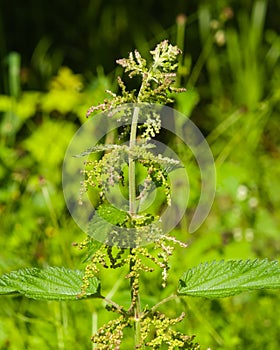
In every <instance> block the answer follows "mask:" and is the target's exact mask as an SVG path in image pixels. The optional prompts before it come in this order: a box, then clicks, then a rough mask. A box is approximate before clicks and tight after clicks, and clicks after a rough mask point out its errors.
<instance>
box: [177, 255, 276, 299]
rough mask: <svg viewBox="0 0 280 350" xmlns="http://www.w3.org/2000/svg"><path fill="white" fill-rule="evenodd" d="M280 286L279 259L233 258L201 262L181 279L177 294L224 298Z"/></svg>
mask: <svg viewBox="0 0 280 350" xmlns="http://www.w3.org/2000/svg"><path fill="white" fill-rule="evenodd" d="M272 288H280V266H279V262H278V261H268V260H267V259H265V260H259V259H255V260H230V261H224V260H222V261H213V262H210V263H202V264H199V265H198V266H196V267H194V268H192V269H189V270H187V271H186V272H185V273H184V274H183V275H182V277H181V278H180V280H179V286H178V294H179V295H188V296H196V297H205V298H223V297H228V296H232V295H236V294H239V293H242V292H246V291H250V290H256V289H272Z"/></svg>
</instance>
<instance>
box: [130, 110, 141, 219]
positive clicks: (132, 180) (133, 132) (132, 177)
mask: <svg viewBox="0 0 280 350" xmlns="http://www.w3.org/2000/svg"><path fill="white" fill-rule="evenodd" d="M138 115H139V107H135V109H134V112H133V116H132V121H131V131H130V140H129V148H130V149H132V148H133V147H134V146H135V144H136V135H137V123H138ZM128 184H129V213H130V215H131V216H134V215H135V214H136V183H135V160H134V159H133V157H132V156H131V155H129V160H128Z"/></svg>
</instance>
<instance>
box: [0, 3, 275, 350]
mask: <svg viewBox="0 0 280 350" xmlns="http://www.w3.org/2000/svg"><path fill="white" fill-rule="evenodd" d="M279 10H280V2H279V1H276V0H275V1H273V2H272V1H266V0H252V1H249V0H248V1H241V0H239V1H225V0H220V1H216V2H214V1H210V2H209V1H203V0H200V1H188V2H183V1H179V0H178V1H176V2H160V1H154V0H152V1H150V0H149V1H143V2H141V4H139V2H138V1H135V0H131V1H129V2H128V1H121V0H119V1H115V2H113V1H106V2H102V1H90V0H87V1H86V0H83V1H79V2H78V1H73V2H71V3H69V1H68V2H66V1H64V0H61V1H59V2H49V1H40V2H38V1H34V0H33V1H32V0H30V1H28V2H23V1H19V0H18V1H16V0H13V1H5V0H4V1H2V2H1V4H0V19H1V20H0V60H1V66H0V74H1V82H0V93H1V95H0V137H1V139H0V183H1V188H0V220H1V221H0V247H1V249H0V273H1V274H2V273H5V272H9V271H12V270H14V269H18V268H21V267H30V266H35V267H45V266H48V265H57V266H66V267H69V268H76V267H77V268H80V267H81V266H82V265H81V263H80V260H81V254H80V252H79V250H78V249H77V248H76V247H73V246H72V242H79V241H81V240H82V239H83V238H84V233H83V232H81V231H80V230H79V229H78V228H77V227H76V226H75V224H74V223H73V221H72V219H71V217H70V216H69V214H68V212H67V210H66V207H65V203H64V198H63V194H62V187H61V165H62V161H63V157H64V153H65V150H66V148H67V145H68V142H69V141H70V140H71V137H72V136H73V135H74V133H75V131H76V130H77V129H78V128H79V126H80V125H81V124H82V123H83V122H84V121H85V113H86V110H87V108H88V107H89V106H91V105H92V104H98V103H99V102H102V100H103V99H104V97H105V90H106V89H111V90H112V91H114V89H116V83H115V81H116V76H117V75H118V74H122V73H121V71H120V70H119V68H116V64H115V60H116V59H117V58H120V57H126V56H127V53H128V51H131V50H133V49H134V48H137V49H138V50H139V51H140V52H141V53H143V55H144V56H145V55H147V53H148V51H149V50H150V49H152V48H154V46H155V44H156V43H157V42H159V41H160V40H162V39H169V40H170V42H172V43H173V44H177V45H178V46H179V47H181V49H183V55H182V57H181V62H180V67H179V78H178V82H179V83H180V84H181V86H184V87H187V88H188V91H187V92H186V93H183V94H181V95H179V96H177V97H176V103H175V105H174V107H175V108H176V109H177V110H179V111H180V112H182V113H184V114H186V115H187V116H189V117H190V118H191V119H192V120H193V121H194V122H195V123H196V124H197V125H198V126H199V127H200V129H201V130H202V132H203V133H204V135H205V137H206V138H207V140H208V142H209V145H210V147H211V149H212V152H213V154H214V158H215V162H216V169H217V193H216V198H215V202H214V204H213V207H212V210H211V213H210V215H209V217H208V218H207V220H206V222H205V223H204V224H203V226H202V227H201V228H200V229H199V231H198V232H196V233H195V234H193V235H189V234H187V233H186V227H187V224H188V220H189V217H190V215H191V213H192V211H193V209H194V208H195V205H196V203H197V199H198V198H199V176H198V174H197V169H196V168H195V164H193V163H190V164H189V169H188V173H189V174H192V176H190V175H189V176H190V182H191V193H190V203H189V208H188V212H187V213H186V216H185V217H184V219H183V220H182V222H181V223H180V225H179V226H178V227H177V229H176V230H175V232H174V234H175V235H176V236H177V237H178V238H180V239H182V240H187V241H188V242H189V243H190V246H189V248H188V249H187V250H183V249H182V248H177V251H176V253H175V255H174V258H173V260H172V273H171V276H170V280H169V285H168V287H167V289H166V290H164V291H162V289H161V287H160V282H159V280H160V279H159V278H158V280H157V279H156V278H155V279H154V280H153V281H150V280H148V278H147V281H143V285H142V289H143V293H144V295H145V298H144V302H145V303H147V304H149V303H153V302H154V301H155V300H159V299H161V298H163V297H164V296H167V295H168V293H169V292H173V291H174V289H175V288H176V287H175V286H177V281H178V278H179V276H180V275H181V273H182V271H184V270H185V269H186V268H189V267H192V266H195V265H197V264H198V263H200V262H201V261H207V260H212V259H230V258H235V259H238V258H243V259H246V258H254V257H259V258H269V259H278V260H279V252H280V240H279V232H280V229H279V228H280V227H279V226H280V215H279V205H280V182H279V175H280V162H279V157H280V138H279V131H280V123H279V117H280V108H279V106H280V104H279V101H280V65H279V57H280V36H279V18H278V17H277V16H278V13H279ZM179 15H181V16H179ZM182 15H184V16H186V24H185V25H184V24H183V23H184V21H185V18H184V16H182ZM178 16H179V17H178ZM165 141H166V142H168V140H165ZM178 153H180V147H179V148H178ZM181 156H182V157H184V154H182V155H181ZM185 157H187V155H185ZM182 257H183V258H182ZM125 273H126V271H122V272H120V271H114V272H111V273H110V276H106V275H105V274H104V276H102V277H103V279H105V285H104V286H103V288H104V289H105V291H107V292H108V293H111V295H113V296H114V298H116V299H117V301H118V302H119V303H124V304H125V303H126V302H127V300H128V298H129V295H128V292H127V291H126V288H125V285H124V284H123V283H122V281H123V278H124V275H125ZM159 274H160V271H158V276H159ZM185 302H186V303H185ZM185 302H184V303H183V302H181V303H180V304H177V303H175V302H174V303H173V302H172V303H170V304H168V306H165V308H166V309H165V310H166V311H167V312H168V313H169V314H170V316H172V317H177V316H178V315H179V314H180V312H181V311H182V309H184V310H185V312H186V315H187V316H186V319H185V321H184V322H183V323H182V324H181V331H184V332H186V333H188V334H197V340H198V341H199V342H200V343H201V348H202V349H208V348H211V349H227V350H231V349H247V350H255V349H267V350H278V349H279V345H280V340H279V333H280V321H279V317H278V313H277V307H278V308H279V304H280V298H279V293H277V292H274V291H261V292H254V293H250V294H244V295H243V294H242V295H240V296H236V297H233V298H226V299H223V300H218V301H216V300H214V301H210V300H204V299H192V298H188V299H186V300H185ZM0 305H1V307H0V349H1V350H2V349H3V350H4V349H11V350H23V349H37V348H40V349H43V350H44V349H59V350H62V349H67V348H69V347H70V346H71V347H72V348H75V349H90V348H91V346H92V345H91V343H90V335H91V334H92V333H93V332H94V330H95V327H96V322H98V324H99V325H102V324H103V322H105V321H106V320H108V319H110V316H111V315H110V314H109V313H107V312H101V310H102V309H103V306H102V304H101V302H98V303H97V304H96V303H94V302H91V301H81V302H79V303H76V302H69V303H57V302H46V303H43V302H38V301H36V302H35V301H31V300H28V299H25V298H22V297H16V298H11V297H2V298H1V304H0ZM125 346H126V347H125V348H129V346H130V344H129V343H128V344H126V345H125Z"/></svg>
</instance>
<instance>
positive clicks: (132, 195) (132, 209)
mask: <svg viewBox="0 0 280 350" xmlns="http://www.w3.org/2000/svg"><path fill="white" fill-rule="evenodd" d="M138 116H139V107H135V109H134V112H133V116H132V121H131V130H130V140H129V148H130V150H131V149H132V148H133V147H134V146H135V144H136V136H137V124H138ZM128 167H129V168H128V177H129V178H128V180H129V182H128V183H129V214H130V215H131V216H132V217H133V216H134V215H136V214H137V203H136V179H135V176H136V173H135V160H134V159H133V157H132V156H131V155H129V160H128ZM130 253H131V254H133V252H132V249H130ZM134 264H135V263H134V262H132V261H131V263H130V266H129V270H130V272H131V271H132V270H133V266H134ZM130 288H131V297H132V298H134V297H135V296H134V291H133V288H134V277H131V279H130ZM132 302H134V305H133V315H134V320H135V323H134V340H135V347H137V348H138V349H140V348H139V344H140V342H141V326H140V322H139V321H140V314H141V303H140V295H139V293H138V291H137V297H136V299H135V301H134V300H132ZM141 348H142V349H143V347H141Z"/></svg>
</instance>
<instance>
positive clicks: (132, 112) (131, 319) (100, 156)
mask: <svg viewBox="0 0 280 350" xmlns="http://www.w3.org/2000/svg"><path fill="white" fill-rule="evenodd" d="M179 54H180V50H179V49H178V47H176V46H172V45H171V44H169V43H168V41H163V42H161V43H160V44H158V45H157V46H156V48H155V49H154V50H153V51H151V55H152V62H151V64H148V63H147V61H146V60H145V59H144V58H142V57H141V55H140V53H139V52H138V51H134V53H130V54H129V57H128V58H124V59H120V60H118V61H117V63H118V64H119V65H121V66H122V67H123V68H124V70H125V72H126V73H129V74H128V76H129V77H130V78H135V79H136V81H137V82H138V83H139V88H138V89H135V90H131V91H130V90H128V89H127V87H126V85H125V83H124V82H123V80H122V79H121V78H118V85H119V87H120V94H119V95H116V94H114V93H112V92H110V91H109V94H110V95H111V98H110V99H108V100H105V101H104V103H102V104H100V105H98V106H95V107H91V108H90V109H89V111H88V116H90V115H91V114H92V113H95V112H96V111H97V112H102V113H105V114H106V116H107V117H108V118H109V119H110V118H111V119H114V118H115V120H117V121H119V122H121V124H120V125H121V126H120V127H119V128H118V129H117V130H115V131H114V132H113V133H110V134H109V136H108V137H105V141H104V140H103V141H104V142H103V143H99V144H97V145H94V146H92V147H90V148H88V149H85V150H83V151H82V152H81V153H80V154H78V155H76V157H78V158H82V159H83V160H84V162H83V164H84V168H83V169H82V178H83V180H82V181H81V184H79V186H80V194H79V193H76V197H77V198H76V202H77V203H78V204H77V205H78V206H79V208H80V209H79V210H81V212H82V211H83V208H84V202H85V197H87V199H88V200H89V201H90V202H94V204H93V206H94V212H93V213H92V215H91V216H90V217H89V218H88V225H87V238H86V239H85V241H84V242H82V243H79V244H77V245H78V247H79V248H80V249H83V250H85V252H86V259H85V265H86V266H85V268H84V270H72V269H69V268H66V267H48V268H45V269H39V268H24V269H20V270H18V271H13V272H10V273H7V274H4V275H2V276H1V277H0V294H2V295H5V294H18V293H19V294H21V295H24V296H26V297H28V298H33V299H37V300H62V301H63V300H64V301H67V300H84V299H87V298H90V299H93V301H92V302H94V299H101V300H103V301H104V302H105V303H106V305H107V306H106V309H107V310H108V311H109V312H111V313H113V314H114V315H112V319H111V320H110V321H109V322H108V323H106V324H104V325H103V326H102V327H101V328H99V329H98V331H97V332H96V333H95V334H94V335H93V336H92V338H91V339H92V342H93V344H94V348H96V349H100V350H101V349H104V350H105V349H121V348H122V344H124V341H125V337H133V342H134V348H135V349H160V348H164V349H169V350H171V349H193V350H194V349H199V348H200V347H199V344H197V343H196V342H195V340H194V338H195V336H194V335H187V334H183V333H181V332H180V331H178V330H176V325H177V324H178V323H180V322H181V321H182V320H183V319H184V317H185V314H184V312H182V313H181V314H180V315H178V317H176V318H171V317H169V316H168V315H167V314H165V313H163V312H161V311H159V309H160V307H161V306H162V305H163V304H165V303H167V302H169V301H171V300H174V299H176V298H183V297H186V296H189V297H190V296H192V297H205V298H221V297H228V296H233V295H236V294H238V293H241V292H245V291H250V290H256V289H262V288H279V287H280V268H279V263H278V261H268V260H267V259H264V260H258V259H255V260H244V261H243V260H230V261H223V260H222V261H212V262H208V263H201V264H199V265H198V266H196V267H193V268H190V269H187V270H186V271H185V273H183V275H182V276H180V277H179V276H178V277H179V278H178V285H177V286H174V292H173V293H172V294H171V295H169V296H167V297H165V298H164V299H162V300H158V302H157V303H155V304H154V305H152V306H147V305H144V304H143V302H141V293H142V291H141V288H140V286H141V279H143V275H145V274H151V273H153V271H154V270H155V268H159V269H160V270H161V277H162V288H163V289H164V288H165V287H166V285H167V283H168V274H169V272H170V271H169V270H170V263H169V261H170V257H171V256H172V253H173V251H174V249H175V247H176V246H177V245H178V246H180V247H183V248H187V244H186V243H184V242H181V241H179V240H177V239H176V238H175V237H173V236H172V235H170V234H167V233H166V232H164V227H163V225H162V222H161V217H160V214H156V213H155V212H151V211H149V206H148V205H146V206H145V205H144V206H143V201H144V202H145V200H146V198H147V197H151V196H152V193H154V192H155V191H156V190H158V189H159V190H161V196H160V199H159V200H160V201H161V202H162V203H161V205H160V206H159V207H169V206H171V205H172V188H171V186H170V181H169V174H170V173H171V172H172V171H173V170H174V169H177V168H178V167H180V164H179V162H178V160H177V159H173V158H172V157H166V156H163V155H162V154H161V153H159V154H157V153H155V152H153V149H154V148H155V147H156V146H155V144H154V143H152V140H153V139H155V138H156V136H157V134H159V132H160V130H161V118H160V113H158V109H157V108H154V104H157V105H159V104H160V105H166V104H169V103H171V102H172V95H173V94H174V93H180V92H181V91H184V89H180V88H177V87H175V80H176V68H177V63H176V61H177V56H178V55H179ZM92 120H93V121H94V117H93V119H92ZM112 134H113V136H112ZM115 139H116V140H117V141H116V143H111V142H110V141H111V140H115ZM116 189H118V191H117V190H116ZM114 191H115V192H114ZM108 193H109V194H108ZM116 197H121V198H122V199H121V200H119V202H118V199H114V198H116ZM96 198H97V200H96ZM155 198H157V197H155ZM113 199H114V200H113ZM155 200H157V199H155ZM75 205H76V204H75ZM101 269H106V270H110V269H123V270H124V269H126V271H127V274H126V277H125V279H124V282H123V283H126V286H127V289H129V292H130V301H129V304H130V305H129V306H128V307H125V306H123V305H120V304H118V303H117V302H116V301H114V300H112V299H111V298H110V297H109V296H106V295H103V291H102V283H101V281H100V280H99V276H100V270H101ZM108 273H109V272H108Z"/></svg>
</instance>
